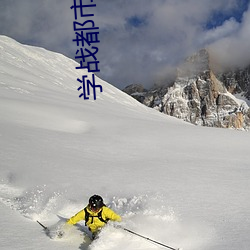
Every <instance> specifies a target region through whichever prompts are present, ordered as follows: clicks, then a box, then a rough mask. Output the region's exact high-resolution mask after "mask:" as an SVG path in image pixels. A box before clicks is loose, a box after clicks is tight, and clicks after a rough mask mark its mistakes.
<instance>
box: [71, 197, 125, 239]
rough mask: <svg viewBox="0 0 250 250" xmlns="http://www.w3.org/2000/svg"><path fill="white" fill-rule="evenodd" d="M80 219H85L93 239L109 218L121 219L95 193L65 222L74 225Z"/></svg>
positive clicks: (113, 219)
mask: <svg viewBox="0 0 250 250" xmlns="http://www.w3.org/2000/svg"><path fill="white" fill-rule="evenodd" d="M80 220H85V226H87V227H88V228H89V230H90V231H91V232H92V238H93V239H94V238H95V237H96V236H97V234H98V233H99V231H100V230H101V228H102V227H104V226H105V225H106V223H107V222H108V221H109V220H112V221H118V222H120V221H121V220H122V219H121V217H120V215H118V214H116V213H115V212H114V211H113V210H111V209H110V208H108V207H106V206H105V204H104V203H103V199H102V197H101V196H99V195H96V194H95V195H93V196H91V197H90V198H89V204H88V205H87V206H86V207H85V208H84V209H82V210H81V211H79V212H78V213H77V214H75V215H74V216H72V217H71V218H70V219H69V220H68V221H67V224H69V225H74V224H76V223H77V222H79V221H80Z"/></svg>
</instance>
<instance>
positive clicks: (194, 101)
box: [123, 49, 250, 130]
mask: <svg viewBox="0 0 250 250" xmlns="http://www.w3.org/2000/svg"><path fill="white" fill-rule="evenodd" d="M135 87H136V86H134V85H131V86H128V87H126V88H125V89H124V90H123V91H124V92H126V93H128V94H130V95H131V96H133V97H134V98H135V99H137V100H138V101H140V102H141V103H143V104H145V105H146V106H148V107H151V108H155V109H157V110H158V111H160V112H162V113H165V114H167V115H170V116H174V117H177V118H180V119H182V120H184V121H187V122H190V123H193V124H195V125H202V126H209V127H222V128H235V129H246V130H247V129H249V127H250V109H249V107H248V104H247V102H248V100H249V99H247V98H248V97H249V96H250V94H249V93H250V91H249V90H250V66H249V67H247V68H246V69H243V70H242V69H241V70H239V69H236V70H234V71H229V72H216V70H215V69H213V65H212V63H211V59H210V53H209V51H208V50H207V49H202V50H200V51H198V52H197V53H195V54H194V55H192V56H190V57H188V58H187V59H186V60H185V61H184V62H183V63H182V64H181V65H180V66H179V67H178V68H177V70H176V78H175V80H174V81H173V83H172V84H171V85H164V84H163V85H161V86H154V87H153V88H151V89H150V90H144V91H142V92H141V91H140V90H141V89H143V86H139V85H137V87H136V88H135ZM133 89H135V90H133ZM236 94H237V96H234V95H236ZM242 98H243V99H245V100H242Z"/></svg>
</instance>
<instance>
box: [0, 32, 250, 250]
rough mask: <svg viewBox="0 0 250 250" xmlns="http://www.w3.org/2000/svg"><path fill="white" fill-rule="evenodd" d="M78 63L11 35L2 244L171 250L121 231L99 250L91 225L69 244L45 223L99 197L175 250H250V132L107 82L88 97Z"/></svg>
mask: <svg viewBox="0 0 250 250" xmlns="http://www.w3.org/2000/svg"><path fill="white" fill-rule="evenodd" d="M75 67H76V63H75V62H74V61H72V60H70V59H68V58H66V57H64V56H63V55H60V54H56V53H53V52H49V51H46V50H44V49H42V48H36V47H30V46H24V45H21V44H19V43H17V42H16V41H14V40H12V39H10V38H8V37H4V36H0V159H1V162H0V211H1V214H2V218H1V224H0V229H1V236H0V248H1V249H60V250H63V249H68V250H69V249H82V250H86V249H90V250H97V249H98V250H104V249H110V250H117V249H120V250H128V249H129V250H131V249H133V250H137V249H143V250H151V249H152V250H153V249H162V247H160V246H158V245H156V244H153V243H151V242H148V241H146V240H145V239H141V238H139V237H136V236H134V235H131V234H129V233H127V232H125V231H123V230H121V229H116V228H114V227H113V226H112V225H108V226H107V227H106V228H105V229H104V230H103V231H102V233H101V234H100V238H99V239H98V240H96V241H95V242H94V243H92V244H90V242H89V240H88V238H87V237H86V236H84V233H83V231H85V230H86V229H85V228H84V226H83V223H80V226H75V227H72V228H71V229H69V230H68V231H67V233H66V235H65V237H64V238H63V239H61V240H60V239H50V238H49V237H47V236H46V235H45V234H44V233H43V230H42V228H41V227H40V226H39V225H38V224H37V223H36V220H40V221H42V222H43V223H45V224H46V225H48V226H50V227H52V228H53V227H54V225H56V223H57V222H58V221H59V218H58V216H57V215H60V216H62V217H65V218H68V217H70V216H72V215H73V214H75V213H76V212H78V211H79V210H80V209H82V208H83V207H84V206H85V205H86V204H87V201H88V198H89V196H91V195H92V194H95V193H97V194H100V195H102V196H103V198H104V200H105V202H106V204H107V205H108V206H110V207H111V208H112V209H114V210H115V211H116V212H117V213H119V214H120V215H121V216H122V217H123V222H122V225H123V226H124V227H126V228H128V229H130V230H133V231H135V232H137V233H139V234H142V235H144V236H147V237H149V238H152V239H154V240H157V241H160V242H162V243H164V244H166V245H169V246H171V247H181V248H183V249H184V250H198V249H199V250H212V249H220V250H231V249H232V250H236V249H241V250H248V249H250V239H249V235H250V227H249V225H250V219H249V218H250V201H249V195H250V166H249V159H250V158H249V142H250V135H249V133H248V132H242V131H234V130H223V129H214V128H213V129H212V128H204V127H196V126H193V125H190V124H187V123H184V122H181V121H180V120H177V119H175V118H171V117H168V116H166V115H163V114H161V113H159V112H157V111H155V110H152V109H149V108H147V107H145V106H143V105H141V104H140V103H138V102H137V101H135V100H134V99H133V98H131V97H129V96H127V95H126V94H124V93H123V92H121V91H119V90H118V89H116V88H114V87H113V86H111V85H110V84H108V83H106V82H104V81H102V80H101V79H98V78H97V79H98V80H97V84H101V85H102V86H103V92H102V93H100V92H98V91H97V100H95V101H94V100H93V99H91V97H90V100H86V101H84V100H83V99H80V98H79V97H78V95H79V92H78V91H77V88H78V87H79V84H78V82H77V81H76V79H77V78H78V77H81V75H84V74H86V72H85V71H81V70H75ZM124 70H126V69H124ZM59 223H63V222H60V221H59ZM81 225H82V226H81Z"/></svg>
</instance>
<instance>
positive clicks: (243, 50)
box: [210, 9, 250, 67]
mask: <svg viewBox="0 0 250 250" xmlns="http://www.w3.org/2000/svg"><path fill="white" fill-rule="evenodd" d="M225 26H226V24H225V25H224V26H223V27H224V28H225V29H227V28H226V27H225ZM223 27H221V29H223ZM249 41H250V9H248V11H246V12H245V13H244V15H243V18H242V22H241V23H238V27H237V28H236V29H233V31H232V32H231V33H229V34H227V35H226V36H225V37H222V38H221V39H217V40H215V41H214V42H213V43H211V44H210V51H211V52H212V53H213V55H214V57H215V60H216V61H217V62H218V63H219V64H222V65H225V66H226V67H235V66H242V67H244V66H246V65H249V64H250V54H249V51H250V43H249Z"/></svg>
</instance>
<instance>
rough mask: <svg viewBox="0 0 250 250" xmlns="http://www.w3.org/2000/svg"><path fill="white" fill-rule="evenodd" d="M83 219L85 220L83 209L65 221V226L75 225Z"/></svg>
mask: <svg viewBox="0 0 250 250" xmlns="http://www.w3.org/2000/svg"><path fill="white" fill-rule="evenodd" d="M84 218H85V212H84V209H83V210H81V211H80V212H78V213H77V214H75V215H74V216H72V217H71V218H70V219H69V220H68V221H67V224H70V225H75V224H76V223H77V222H78V221H80V220H84Z"/></svg>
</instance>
